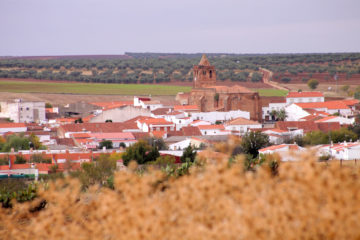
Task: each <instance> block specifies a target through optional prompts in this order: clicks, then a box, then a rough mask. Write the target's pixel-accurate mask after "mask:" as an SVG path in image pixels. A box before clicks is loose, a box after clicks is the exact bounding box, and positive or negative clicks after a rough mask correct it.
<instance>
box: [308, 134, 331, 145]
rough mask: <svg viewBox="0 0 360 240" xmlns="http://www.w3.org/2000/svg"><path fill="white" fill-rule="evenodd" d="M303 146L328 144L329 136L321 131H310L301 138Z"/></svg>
mask: <svg viewBox="0 0 360 240" xmlns="http://www.w3.org/2000/svg"><path fill="white" fill-rule="evenodd" d="M303 139H304V144H305V145H318V144H326V143H329V142H330V138H329V135H328V134H326V133H324V132H322V131H312V132H308V133H306V134H305V136H304V137H303Z"/></svg>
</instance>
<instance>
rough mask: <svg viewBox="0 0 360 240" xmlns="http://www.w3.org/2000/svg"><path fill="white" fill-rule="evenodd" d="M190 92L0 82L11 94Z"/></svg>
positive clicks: (149, 87)
mask: <svg viewBox="0 0 360 240" xmlns="http://www.w3.org/2000/svg"><path fill="white" fill-rule="evenodd" d="M190 90H191V87H186V86H169V85H147V84H98V83H59V82H56V83H52V82H29V81H0V92H12V93H58V94H61V93H64V94H89V95H104V94H106V95H149V94H151V95H153V96H166V95H168V96H169V95H176V94H177V93H178V92H189V91H190Z"/></svg>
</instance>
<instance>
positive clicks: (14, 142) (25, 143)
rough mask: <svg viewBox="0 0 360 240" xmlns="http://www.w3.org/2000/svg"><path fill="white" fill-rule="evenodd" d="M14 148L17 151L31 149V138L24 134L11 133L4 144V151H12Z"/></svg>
mask: <svg viewBox="0 0 360 240" xmlns="http://www.w3.org/2000/svg"><path fill="white" fill-rule="evenodd" d="M12 148H14V150H15V152H17V151H19V150H29V149H30V140H29V139H28V138H27V137H24V136H17V135H10V136H8V137H7V138H6V143H5V144H4V145H3V147H2V149H1V151H2V152H10V151H11V149H12Z"/></svg>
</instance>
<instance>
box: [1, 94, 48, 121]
mask: <svg viewBox="0 0 360 240" xmlns="http://www.w3.org/2000/svg"><path fill="white" fill-rule="evenodd" d="M0 118H9V119H10V120H12V121H14V122H15V123H31V122H36V123H42V122H44V121H45V120H46V118H45V103H44V102H28V101H23V100H22V99H16V100H15V101H14V102H0Z"/></svg>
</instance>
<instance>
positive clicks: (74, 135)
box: [71, 133, 90, 138]
mask: <svg viewBox="0 0 360 240" xmlns="http://www.w3.org/2000/svg"><path fill="white" fill-rule="evenodd" d="M71 136H73V137H74V138H90V135H89V134H88V133H73V134H71Z"/></svg>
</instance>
